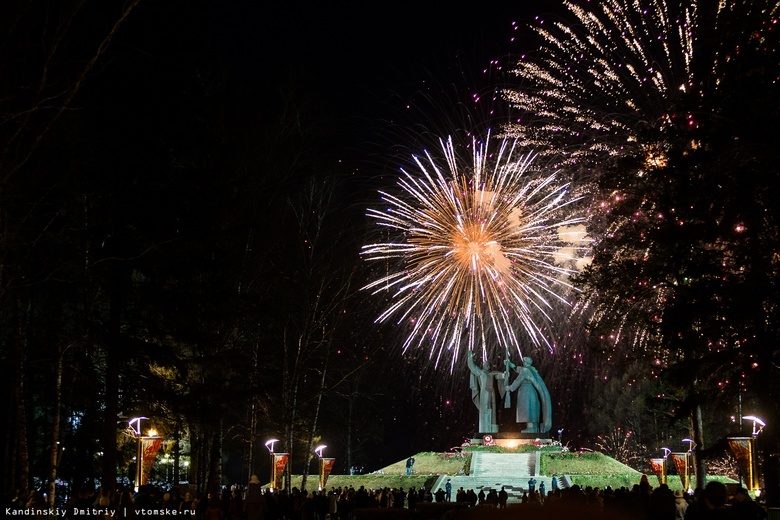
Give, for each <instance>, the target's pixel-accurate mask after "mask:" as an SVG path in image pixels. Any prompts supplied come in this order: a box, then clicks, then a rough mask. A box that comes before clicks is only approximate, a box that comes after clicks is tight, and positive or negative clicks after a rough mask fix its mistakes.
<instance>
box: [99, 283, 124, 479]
mask: <svg viewBox="0 0 780 520" xmlns="http://www.w3.org/2000/svg"><path fill="white" fill-rule="evenodd" d="M119 276H121V274H120V275H119ZM112 278H114V280H112V283H113V284H114V287H113V289H112V294H111V303H110V305H111V307H110V309H109V318H108V338H109V340H108V341H109V344H108V345H105V351H106V372H105V385H106V386H105V389H106V390H105V391H106V395H105V411H104V414H103V435H102V439H101V441H102V442H101V444H102V446H103V471H102V478H101V483H102V485H103V489H104V490H106V491H115V490H116V468H117V446H116V436H117V418H118V416H119V372H120V369H121V366H120V365H121V363H120V356H121V349H122V346H121V331H120V323H121V314H122V312H121V308H122V305H121V304H120V295H119V288H118V287H119V286H118V285H116V284H122V283H123V281H121V280H116V277H112Z"/></svg>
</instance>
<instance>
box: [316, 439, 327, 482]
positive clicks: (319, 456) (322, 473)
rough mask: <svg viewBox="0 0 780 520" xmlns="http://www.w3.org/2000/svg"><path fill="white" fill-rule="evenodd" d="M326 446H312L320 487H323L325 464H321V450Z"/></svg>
mask: <svg viewBox="0 0 780 520" xmlns="http://www.w3.org/2000/svg"><path fill="white" fill-rule="evenodd" d="M325 448H327V446H325V445H324V444H320V445H319V446H317V447H316V448H314V453H316V454H317V459H318V460H317V467H318V468H319V477H320V482H319V484H320V489H322V488H324V487H325V465H324V464H323V459H322V452H323V451H324V450H325Z"/></svg>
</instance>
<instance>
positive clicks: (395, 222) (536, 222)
mask: <svg viewBox="0 0 780 520" xmlns="http://www.w3.org/2000/svg"><path fill="white" fill-rule="evenodd" d="M488 140H489V138H488ZM441 148H442V152H443V155H444V159H443V160H441V159H439V160H437V159H436V158H434V156H433V155H431V154H429V153H427V152H426V154H425V157H424V158H419V157H415V158H414V161H415V163H416V167H417V170H418V171H417V172H416V173H414V174H412V173H410V172H407V171H405V170H403V169H402V170H401V171H402V177H401V178H400V180H399V181H398V186H399V187H400V190H399V192H398V193H397V194H391V193H389V192H380V193H381V195H382V197H383V200H384V201H385V203H386V207H385V208H383V209H370V210H368V215H369V217H371V218H372V219H373V220H374V221H375V222H376V224H377V225H378V226H380V228H381V229H383V230H385V231H386V233H387V236H388V238H387V241H386V242H380V243H375V244H370V245H366V246H364V248H363V255H364V257H365V258H366V259H367V260H372V261H383V262H385V266H386V268H387V271H386V272H385V274H384V276H381V277H380V278H379V279H377V280H376V281H374V282H372V283H370V284H369V285H367V286H366V287H365V289H369V290H371V291H373V292H374V293H380V292H383V291H390V292H391V293H392V298H391V301H390V305H389V307H388V308H387V309H386V310H385V311H384V312H383V313H382V314H381V315H380V316H379V318H378V319H377V321H380V322H382V321H386V320H388V319H390V318H391V317H393V318H395V319H396V320H397V322H398V323H399V324H401V325H404V326H406V327H408V336H407V337H406V340H405V342H404V344H403V349H404V352H405V351H406V350H407V349H410V348H411V349H425V350H426V351H427V352H429V356H430V358H432V359H435V363H436V365H437V366H438V364H439V363H440V362H441V361H442V360H445V359H446V360H448V361H449V362H450V367H451V368H452V366H454V363H455V361H456V360H457V359H458V353H459V352H460V350H461V349H462V348H467V349H469V350H474V351H477V350H479V351H481V353H482V357H483V358H487V357H488V355H489V353H491V352H494V351H497V352H500V353H503V352H504V351H505V350H506V349H509V350H512V351H513V352H517V353H519V354H520V356H522V350H521V344H522V343H523V339H527V341H530V342H531V343H533V344H534V345H536V346H540V345H547V346H548V347H549V346H550V345H549V343H548V341H547V339H546V338H545V336H544V334H543V330H542V327H541V326H540V323H539V321H541V319H549V311H550V309H551V308H552V307H553V305H554V304H555V303H556V302H562V303H564V304H565V303H566V301H565V298H564V296H563V295H564V294H565V293H567V292H568V291H569V289H570V286H569V284H568V282H567V278H568V276H569V275H570V274H571V273H572V264H571V262H572V259H571V258H569V257H564V256H565V255H567V251H568V253H570V252H571V246H572V244H571V243H568V242H576V241H578V240H580V239H581V238H582V236H581V235H578V234H577V231H576V230H572V228H573V227H574V226H575V225H576V224H578V223H579V222H580V218H578V217H567V216H566V213H570V212H571V209H572V206H571V203H572V202H574V200H576V199H575V198H573V197H570V196H569V194H568V190H567V186H566V185H560V184H557V183H556V178H555V175H554V174H553V175H547V176H540V175H539V174H536V173H534V174H532V173H531V172H529V165H530V164H531V161H532V156H531V155H530V154H528V155H521V154H520V153H519V152H518V149H517V147H516V143H515V141H514V140H504V141H502V142H501V145H500V148H499V149H498V151H497V153H496V154H495V156H492V155H491V154H490V153H489V151H488V149H487V145H482V144H477V143H476V142H475V143H474V146H473V150H472V152H471V154H472V157H471V158H470V160H469V161H463V160H461V159H460V158H459V157H458V155H457V153H456V149H455V146H454V145H453V143H452V140H451V139H450V140H448V141H446V142H444V141H441ZM442 164H443V167H442ZM567 233H568V234H569V236H568V237H567V235H566V234H567ZM572 235H574V238H573V239H572V238H571V236H572ZM566 246H568V247H569V249H568V250H567V249H564V248H565V247H566ZM521 330H522V331H524V333H525V334H524V336H525V338H523V334H521V332H520V331H521Z"/></svg>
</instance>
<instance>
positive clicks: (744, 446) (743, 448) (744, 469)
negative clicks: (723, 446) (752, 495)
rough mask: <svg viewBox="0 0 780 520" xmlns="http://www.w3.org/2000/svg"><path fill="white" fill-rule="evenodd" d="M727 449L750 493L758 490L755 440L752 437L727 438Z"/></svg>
mask: <svg viewBox="0 0 780 520" xmlns="http://www.w3.org/2000/svg"><path fill="white" fill-rule="evenodd" d="M727 440H728V441H729V448H731V451H732V453H734V457H735V458H736V459H737V464H738V465H739V472H740V474H741V475H742V479H743V481H744V482H745V487H746V488H748V490H750V491H755V490H756V489H759V482H758V462H757V461H756V452H755V449H756V439H754V438H753V437H729V438H728V439H727Z"/></svg>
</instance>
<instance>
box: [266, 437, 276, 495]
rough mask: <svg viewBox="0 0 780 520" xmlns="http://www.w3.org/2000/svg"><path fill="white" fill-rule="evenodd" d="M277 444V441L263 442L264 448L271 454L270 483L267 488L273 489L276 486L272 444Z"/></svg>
mask: <svg viewBox="0 0 780 520" xmlns="http://www.w3.org/2000/svg"><path fill="white" fill-rule="evenodd" d="M277 442H279V439H269V440H267V441H265V447H266V448H268V452H269V453H270V454H271V483H270V484H269V488H270V489H273V488H274V486H275V484H276V460H275V459H274V444H276V443H277Z"/></svg>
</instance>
